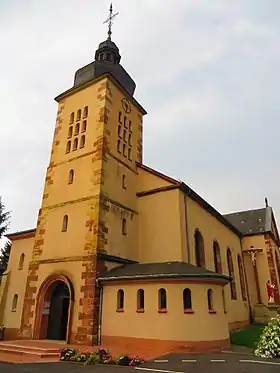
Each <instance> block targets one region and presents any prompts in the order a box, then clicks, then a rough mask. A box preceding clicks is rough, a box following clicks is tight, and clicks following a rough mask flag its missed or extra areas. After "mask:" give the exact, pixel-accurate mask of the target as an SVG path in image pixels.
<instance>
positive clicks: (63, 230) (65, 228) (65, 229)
mask: <svg viewBox="0 0 280 373" xmlns="http://www.w3.org/2000/svg"><path fill="white" fill-rule="evenodd" d="M67 228H68V215H64V217H63V222H62V232H66V231H67Z"/></svg>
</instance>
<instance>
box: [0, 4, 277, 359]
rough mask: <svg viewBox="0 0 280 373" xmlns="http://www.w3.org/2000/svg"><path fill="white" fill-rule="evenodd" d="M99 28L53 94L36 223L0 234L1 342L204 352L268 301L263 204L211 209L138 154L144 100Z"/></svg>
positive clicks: (273, 237) (271, 221) (267, 221)
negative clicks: (5, 254)
mask: <svg viewBox="0 0 280 373" xmlns="http://www.w3.org/2000/svg"><path fill="white" fill-rule="evenodd" d="M112 16H113V15H112V8H111V13H110V17H109V23H110V25H109V33H108V38H107V40H105V41H103V42H102V43H101V44H100V45H99V47H98V49H97V51H96V53H95V59H94V61H93V62H91V63H89V64H88V65H86V66H84V67H82V68H81V69H79V70H78V71H77V72H76V74H75V78H74V85H73V87H72V88H70V89H69V90H67V91H66V92H63V93H61V94H60V95H59V96H57V97H56V98H55V100H56V101H57V103H58V111H57V118H56V125H55V130H54V137H53V144H52V150H51V157H50V163H49V166H48V168H47V171H46V178H45V186H44V192H43V198H42V205H41V209H40V210H39V214H38V220H37V226H36V228H35V229H29V230H26V231H22V232H15V233H10V234H8V235H7V237H8V239H10V240H11V241H12V250H11V256H10V260H9V265H8V269H7V271H6V273H5V274H4V276H3V278H2V281H1V290H0V323H1V324H3V325H4V326H5V327H6V333H5V336H6V339H7V340H15V339H35V340H43V339H48V340H62V341H66V342H68V343H71V344H82V345H97V344H102V345H107V346H110V344H119V345H121V346H127V345H130V346H140V345H141V346H143V345H145V346H151V348H152V347H153V346H157V348H158V346H161V347H162V348H164V349H168V350H172V351H178V350H180V349H182V348H185V349H188V350H190V351H197V352H204V351H214V350H219V349H221V348H227V347H228V346H229V330H231V329H234V328H242V327H245V326H246V325H248V324H249V323H250V322H252V321H254V320H256V321H261V320H265V318H266V317H267V316H268V312H269V307H270V306H269V302H268V300H269V299H268V295H267V289H266V283H267V281H268V280H270V281H271V284H273V285H274V287H275V288H274V298H273V300H272V301H273V302H275V303H276V304H278V303H279V288H280V276H279V274H280V262H279V243H280V241H279V234H278V230H277V225H276V221H275V217H274V214H273V210H272V208H271V207H270V206H269V205H268V203H267V201H266V205H265V207H264V208H260V209H256V210H251V211H242V212H236V213H232V214H227V215H222V214H221V213H219V212H218V211H217V210H216V209H215V208H214V207H213V206H211V205H210V204H209V203H207V202H206V201H205V200H204V199H203V198H202V197H200V196H199V195H198V194H197V193H196V192H195V191H194V190H192V189H191V188H190V187H189V186H188V185H186V184H185V183H184V182H181V181H178V180H175V179H173V178H171V177H168V176H167V175H165V174H163V173H160V172H158V171H156V170H154V169H152V168H150V167H148V166H146V165H144V164H143V163H142V152H143V117H144V115H145V114H146V111H145V109H144V108H143V107H142V106H141V105H140V103H139V102H138V101H137V100H136V99H135V96H134V93H135V88H136V85H135V82H134V80H133V79H132V78H131V76H130V75H129V74H128V72H127V71H126V70H125V69H124V68H123V67H122V65H121V64H120V61H121V55H120V52H119V48H118V47H117V45H116V44H115V43H114V42H113V41H112V40H111V22H112ZM270 301H271V300H270Z"/></svg>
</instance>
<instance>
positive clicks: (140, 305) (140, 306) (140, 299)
mask: <svg viewBox="0 0 280 373" xmlns="http://www.w3.org/2000/svg"><path fill="white" fill-rule="evenodd" d="M144 308H145V300H144V290H143V289H138V290H137V311H138V312H141V311H142V312H143V311H144Z"/></svg>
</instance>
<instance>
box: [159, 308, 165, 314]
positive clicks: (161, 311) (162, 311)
mask: <svg viewBox="0 0 280 373" xmlns="http://www.w3.org/2000/svg"><path fill="white" fill-rule="evenodd" d="M158 313H167V309H165V308H162V309H160V310H158Z"/></svg>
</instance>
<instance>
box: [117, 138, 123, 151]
mask: <svg viewBox="0 0 280 373" xmlns="http://www.w3.org/2000/svg"><path fill="white" fill-rule="evenodd" d="M121 146H122V144H121V140H118V145H117V150H118V152H119V153H121V152H122V151H121Z"/></svg>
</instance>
